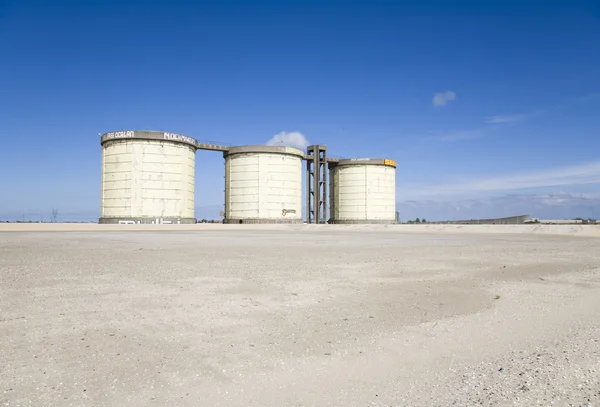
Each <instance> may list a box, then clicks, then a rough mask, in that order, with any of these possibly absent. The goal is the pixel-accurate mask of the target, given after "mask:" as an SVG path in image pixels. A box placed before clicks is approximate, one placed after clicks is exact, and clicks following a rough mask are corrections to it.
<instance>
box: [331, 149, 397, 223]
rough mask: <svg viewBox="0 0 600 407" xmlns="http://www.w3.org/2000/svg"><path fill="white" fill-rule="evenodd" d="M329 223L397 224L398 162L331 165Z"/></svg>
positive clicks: (373, 160)
mask: <svg viewBox="0 0 600 407" xmlns="http://www.w3.org/2000/svg"><path fill="white" fill-rule="evenodd" d="M329 187H330V195H329V200H330V203H329V214H330V219H329V223H349V224H352V223H364V224H369V223H379V224H382V223H383V224H387V223H396V162H395V161H394V160H387V159H380V158H356V159H345V160H340V161H339V162H337V163H333V162H332V163H329Z"/></svg>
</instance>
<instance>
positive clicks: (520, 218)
mask: <svg viewBox="0 0 600 407" xmlns="http://www.w3.org/2000/svg"><path fill="white" fill-rule="evenodd" d="M530 218H531V217H530V216H529V215H517V216H508V217H506V218H493V219H469V220H449V221H442V222H431V223H438V224H443V225H520V224H523V223H525V221H526V220H527V219H530Z"/></svg>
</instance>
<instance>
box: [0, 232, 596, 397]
mask: <svg viewBox="0 0 600 407" xmlns="http://www.w3.org/2000/svg"><path fill="white" fill-rule="evenodd" d="M11 228H12V229H15V228H14V226H10V225H8V226H7V225H2V226H1V227H0V406H53V407H55V406H94V407H96V406H473V405H483V406H513V405H517V406H551V405H552V406H571V405H572V406H600V323H599V322H600V239H598V238H594V237H592V236H594V235H596V236H599V235H600V234H599V233H598V231H599V230H600V227H596V226H566V227H563V226H555V225H553V226H548V227H537V229H535V226H533V227H530V226H526V227H525V226H523V227H517V226H506V227H504V228H503V227H499V226H497V227H466V226H465V227H462V228H461V227H456V226H453V227H450V226H438V227H436V226H431V227H429V226H425V227H423V226H414V227H410V226H393V227H358V226H357V227H343V226H340V227H336V226H325V225H323V226H314V225H298V226H291V227H290V226H288V227H275V226H272V227H248V226H246V227H244V225H240V226H237V225H236V226H233V225H191V226H185V227H183V226H181V225H178V226H175V225H173V226H166V225H159V226H154V227H144V228H140V227H139V226H138V227H137V229H135V228H136V227H135V226H133V227H130V226H115V227H111V226H106V225H102V227H101V226H100V225H74V226H73V225H70V226H69V225H67V226H65V225H51V226H48V225H37V226H35V225H20V227H18V228H17V229H18V230H17V231H8V230H10V229H11ZM161 228H162V229H163V230H160V229H161ZM19 230H20V231H19Z"/></svg>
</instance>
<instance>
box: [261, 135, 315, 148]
mask: <svg viewBox="0 0 600 407" xmlns="http://www.w3.org/2000/svg"><path fill="white" fill-rule="evenodd" d="M309 144H310V143H309V141H308V139H307V138H306V136H305V135H304V134H302V133H299V132H297V131H292V132H289V133H288V132H285V131H282V132H280V133H277V134H276V135H274V136H273V137H271V138H270V139H269V141H267V145H268V146H288V147H296V148H299V149H301V150H305V149H306V147H308V145H309Z"/></svg>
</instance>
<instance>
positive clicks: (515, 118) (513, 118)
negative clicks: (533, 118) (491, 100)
mask: <svg viewBox="0 0 600 407" xmlns="http://www.w3.org/2000/svg"><path fill="white" fill-rule="evenodd" d="M526 118H527V115H526V114H514V115H510V116H491V117H488V118H487V119H486V120H485V122H486V123H490V124H497V123H514V122H520V121H521V120H525V119H526Z"/></svg>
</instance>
